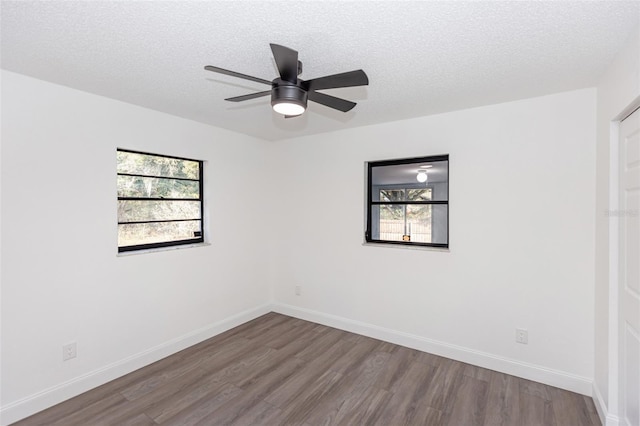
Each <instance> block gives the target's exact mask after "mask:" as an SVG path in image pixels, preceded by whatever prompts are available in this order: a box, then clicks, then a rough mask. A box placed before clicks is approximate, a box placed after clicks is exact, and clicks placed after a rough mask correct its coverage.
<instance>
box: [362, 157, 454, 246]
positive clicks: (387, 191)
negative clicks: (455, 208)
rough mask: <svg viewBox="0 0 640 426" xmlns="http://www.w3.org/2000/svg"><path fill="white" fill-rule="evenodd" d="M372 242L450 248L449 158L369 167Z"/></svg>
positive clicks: (368, 237)
mask: <svg viewBox="0 0 640 426" xmlns="http://www.w3.org/2000/svg"><path fill="white" fill-rule="evenodd" d="M367 185H368V188H367V230H366V233H365V239H366V241H367V242H375V243H389V244H404V245H417V246H428V247H442V248H447V247H449V156H448V155H438V156H433V157H421V158H409V159H402V160H387V161H375V162H369V163H368V164H367Z"/></svg>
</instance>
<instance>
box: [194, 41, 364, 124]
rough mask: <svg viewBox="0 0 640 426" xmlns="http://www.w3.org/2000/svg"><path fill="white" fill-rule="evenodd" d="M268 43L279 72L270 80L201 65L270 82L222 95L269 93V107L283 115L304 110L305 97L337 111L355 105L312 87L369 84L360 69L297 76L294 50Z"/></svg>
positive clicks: (250, 96) (242, 98)
mask: <svg viewBox="0 0 640 426" xmlns="http://www.w3.org/2000/svg"><path fill="white" fill-rule="evenodd" d="M270 46H271V51H272V52H273V58H274V59H275V62H276V66H277V68H278V73H279V74H280V77H279V78H275V79H274V80H273V81H268V80H264V79H262V78H258V77H252V76H250V75H246V74H241V73H238V72H235V71H229V70H226V69H224V68H219V67H215V66H212V65H207V66H206V67H204V69H205V70H207V71H212V72H217V73H220V74H226V75H230V76H233V77H238V78H243V79H245V80H251V81H255V82H257V83H262V84H268V85H270V86H271V90H266V91H263V92H257V93H250V94H248V95H242V96H235V97H232V98H227V99H225V100H226V101H230V102H242V101H248V100H250V99H256V98H260V97H263V96H267V95H269V94H270V95H271V107H272V108H273V110H274V111H275V112H277V113H279V114H282V115H284V116H285V118H287V117H295V116H298V115H301V114H302V113H304V112H305V111H306V109H307V101H309V100H311V101H313V102H316V103H319V104H321V105H324V106H327V107H329V108H333V109H337V110H338V111H342V112H347V111H350V110H351V109H352V108H353V107H355V106H356V103H355V102H351V101H348V100H346V99H341V98H337V97H335V96H331V95H327V94H325V93H320V92H316V90H324V89H336V88H340V87H354V86H366V85H368V84H369V78H368V77H367V74H365V72H364V71H362V70H355V71H349V72H345V73H341V74H334V75H328V76H325V77H319V78H315V79H312V80H301V79H299V78H298V75H300V74H301V73H302V62H300V61H298V52H297V51H295V50H293V49H290V48H288V47H284V46H280V45H278V44H271V45H270Z"/></svg>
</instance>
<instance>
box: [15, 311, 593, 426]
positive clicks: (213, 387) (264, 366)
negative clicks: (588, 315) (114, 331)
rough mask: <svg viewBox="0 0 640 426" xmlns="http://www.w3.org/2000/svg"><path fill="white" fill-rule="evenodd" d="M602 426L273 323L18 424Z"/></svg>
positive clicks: (460, 370)
mask: <svg viewBox="0 0 640 426" xmlns="http://www.w3.org/2000/svg"><path fill="white" fill-rule="evenodd" d="M158 424H161V425H180V426H185V425H304V426H313V425H334V424H335V425H385V426H389V425H443V426H467V425H469V426H470V425H544V426H553V425H558V426H578V425H600V420H599V418H598V415H597V413H596V410H595V407H594V405H593V401H592V400H591V398H588V397H585V396H582V395H578V394H575V393H572V392H568V391H564V390H561V389H556V388H553V387H550V386H546V385H543V384H540V383H535V382H531V381H528V380H524V379H520V378H517V377H513V376H509V375H506V374H502V373H497V372H495V371H490V370H486V369H483V368H479V367H475V366H472V365H468V364H464V363H460V362H457V361H453V360H450V359H446V358H442V357H439V356H435V355H431V354H428V353H424V352H419V351H416V350H413V349H408V348H405V347H402V346H398V345H394V344H391V343H387V342H382V341H379V340H375V339H371V338H368V337H364V336H359V335H356V334H353V333H348V332H345V331H342V330H337V329H334V328H330V327H325V326H322V325H318V324H314V323H311V322H307V321H302V320H298V319H295V318H291V317H287V316H284V315H280V314H275V313H270V314H267V315H264V316H262V317H260V318H258V319H256V320H253V321H250V322H248V323H246V324H243V325H241V326H239V327H236V328H234V329H232V330H229V331H228V332H226V333H223V334H221V335H218V336H216V337H213V338H211V339H209V340H207V341H204V342H202V343H200V344H198V345H196V346H193V347H191V348H188V349H186V350H184V351H182V352H179V353H177V354H175V355H172V356H170V357H168V358H165V359H162V360H160V361H158V362H156V363H154V364H151V365H149V366H147V367H145V368H142V369H140V370H137V371H134V372H133V373H131V374H128V375H126V376H124V377H121V378H119V379H117V380H114V381H112V382H109V383H107V384H105V385H103V386H100V387H99V388H96V389H94V390H91V391H89V392H87V393H84V394H82V395H79V396H77V397H75V398H73V399H70V400H68V401H66V402H63V403H61V404H59V405H56V406H55V407H52V408H49V409H47V410H45V411H42V412H40V413H38V414H35V415H33V416H31V417H29V418H27V419H25V420H23V421H20V422H18V423H16V425H21V426H26V425H47V426H48V425H64V426H73V425H82V426H94V425H95V426H100V425H118V426H126V425H138V426H143V425H158Z"/></svg>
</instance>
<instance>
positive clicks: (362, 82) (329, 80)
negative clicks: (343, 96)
mask: <svg viewBox="0 0 640 426" xmlns="http://www.w3.org/2000/svg"><path fill="white" fill-rule="evenodd" d="M368 84H369V78H368V77H367V74H365V73H364V71H362V70H356V71H348V72H343V73H341V74H334V75H328V76H326V77H319V78H314V79H311V80H306V81H304V82H303V83H302V88H303V89H305V90H322V89H336V88H338V87H353V86H366V85H368Z"/></svg>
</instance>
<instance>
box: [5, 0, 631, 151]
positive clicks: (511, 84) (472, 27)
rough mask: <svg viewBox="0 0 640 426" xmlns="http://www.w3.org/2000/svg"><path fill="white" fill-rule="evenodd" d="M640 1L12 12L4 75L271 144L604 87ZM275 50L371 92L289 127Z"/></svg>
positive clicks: (8, 4) (63, 7)
mask: <svg viewBox="0 0 640 426" xmlns="http://www.w3.org/2000/svg"><path fill="white" fill-rule="evenodd" d="M639 18H640V2H638V1H620V2H614V1H601V2H565V1H555V2H506V1H505V2H484V1H476V2H399V1H384V2H369V1H367V2H347V1H340V2H328V1H322V2H318V1H296V2H293V1H287V2H276V1H260V2H246V1H233V2H227V1H225V2H219V1H197V2H196V1H179V2H159V1H151V2H137V1H136V2H133V1H118V2H116V1H110V2H98V1H87V2H72V1H46V2H44V1H42V2H35V1H4V0H3V1H2V10H1V15H0V19H1V25H2V68H4V69H7V70H10V71H14V72H18V73H22V74H26V75H29V76H33V77H36V78H39V79H43V80H47V81H51V82H53V83H57V84H62V85H65V86H69V87H73V88H76V89H80V90H84V91H87V92H92V93H96V94H98V95H103V96H107V97H110V98H114V99H118V100H122V101H125V102H129V103H132V104H137V105H141V106H144V107H147V108H151V109H154V110H158V111H163V112H167V113H169V114H173V115H177V116H180V117H185V118H188V119H192V120H196V121H200V122H203V123H209V124H212V125H214V126H218V127H222V128H226V129H230V130H234V131H237V132H241V133H245V134H248V135H253V136H256V137H259V138H263V139H268V140H278V139H284V138H290V137H295V136H300V135H305V134H314V133H320V132H328V131H332V130H339V129H343V128H348V127H356V126H363V125H369V124H375V123H380V122H385V121H394V120H401V119H406V118H411V117H417V116H421V115H428V114H434V113H440V112H445V111H451V110H456V109H462V108H468V107H473V106H479V105H486V104H492V103H497V102H503V101H510V100H515V99H522V98H526V97H531V96H538V95H544V94H548V93H553V92H559V91H565V90H572V89H578V88H583V87H589V86H593V85H594V84H595V83H596V82H597V79H598V77H599V76H600V75H601V73H602V72H603V71H604V69H605V68H606V66H607V65H608V64H609V63H610V62H611V60H612V59H613V57H614V55H615V53H616V52H617V51H618V50H619V49H620V48H621V47H622V45H623V43H624V41H625V40H626V39H627V37H628V36H629V35H630V34H631V32H632V31H638V22H639ZM269 43H278V44H282V45H285V46H288V47H291V48H293V49H295V50H298V52H299V58H300V60H301V61H302V62H303V63H304V72H303V74H302V75H301V76H300V77H301V78H303V79H311V78H315V77H320V76H324V75H327V74H335V73H339V72H344V71H350V70H354V69H360V68H362V69H364V70H365V71H366V73H367V74H368V76H369V80H370V84H369V86H367V87H366V88H362V87H360V88H348V89H333V90H328V91H326V93H329V94H332V95H334V96H340V97H344V98H346V99H349V100H352V101H355V102H357V103H358V105H357V106H356V107H355V109H354V110H352V111H350V112H348V113H341V112H338V111H334V110H330V109H328V108H326V107H324V106H321V105H317V104H314V103H312V102H310V107H309V110H308V112H307V113H305V114H304V115H303V116H301V117H298V118H295V119H287V120H285V119H283V118H282V117H281V116H279V115H277V114H275V113H273V112H272V110H271V108H270V104H269V98H268V97H266V98H260V99H255V100H252V101H247V102H244V103H239V104H234V103H230V102H225V101H223V99H224V98H226V97H231V96H237V95H243V94H247V93H251V92H254V91H262V90H265V86H264V85H261V84H258V83H253V82H250V81H246V80H240V79H236V78H233V77H228V76H225V75H220V74H214V73H211V72H207V71H204V69H203V67H204V66H205V65H215V66H219V67H222V68H227V69H231V70H234V71H238V72H241V73H244V74H249V75H253V76H256V77H261V78H264V79H267V80H272V79H273V78H275V77H276V74H277V73H276V68H275V65H274V62H273V59H272V57H271V51H270V49H269Z"/></svg>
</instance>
